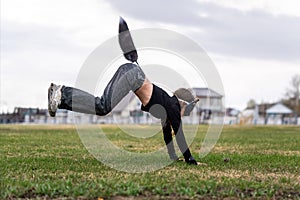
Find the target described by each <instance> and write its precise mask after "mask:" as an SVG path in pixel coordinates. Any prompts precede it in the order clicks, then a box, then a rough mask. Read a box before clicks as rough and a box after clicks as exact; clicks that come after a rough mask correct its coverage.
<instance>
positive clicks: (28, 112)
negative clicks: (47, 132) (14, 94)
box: [0, 107, 48, 124]
mask: <svg viewBox="0 0 300 200" xmlns="http://www.w3.org/2000/svg"><path fill="white" fill-rule="evenodd" d="M47 113H48V111H47V110H46V109H39V108H22V107H16V108H15V109H14V111H13V112H12V113H2V114H0V123H1V124H10V123H33V122H36V123H46V120H47V117H46V115H47Z"/></svg>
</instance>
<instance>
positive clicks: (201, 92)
mask: <svg viewBox="0 0 300 200" xmlns="http://www.w3.org/2000/svg"><path fill="white" fill-rule="evenodd" d="M193 91H194V93H195V95H196V96H197V97H210V98H222V95H220V94H219V93H217V92H216V91H214V90H212V89H209V88H193Z"/></svg>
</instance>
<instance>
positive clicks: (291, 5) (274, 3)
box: [198, 0, 300, 17]
mask: <svg viewBox="0 0 300 200" xmlns="http://www.w3.org/2000/svg"><path fill="white" fill-rule="evenodd" d="M198 1H199V2H210V3H211V2H213V3H215V4H218V5H221V6H224V7H228V8H235V9H238V10H241V11H251V10H253V9H260V10H264V11H267V12H270V13H272V14H274V15H291V16H298V17H300V12H299V10H300V2H299V1H298V0H252V1H249V0H198Z"/></svg>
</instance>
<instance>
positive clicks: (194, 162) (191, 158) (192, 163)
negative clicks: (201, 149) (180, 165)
mask: <svg viewBox="0 0 300 200" xmlns="http://www.w3.org/2000/svg"><path fill="white" fill-rule="evenodd" d="M185 162H186V163H188V164H190V165H198V163H197V161H196V160H195V158H193V156H191V157H190V158H189V159H186V160H185Z"/></svg>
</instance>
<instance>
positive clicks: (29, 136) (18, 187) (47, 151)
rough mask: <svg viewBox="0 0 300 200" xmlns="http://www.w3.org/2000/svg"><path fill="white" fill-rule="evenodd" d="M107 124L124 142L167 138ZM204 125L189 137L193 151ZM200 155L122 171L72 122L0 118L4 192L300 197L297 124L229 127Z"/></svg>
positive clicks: (8, 195)
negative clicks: (87, 144)
mask: <svg viewBox="0 0 300 200" xmlns="http://www.w3.org/2000/svg"><path fill="white" fill-rule="evenodd" d="M103 129H105V130H106V131H105V132H106V133H107V134H108V137H109V138H110V139H111V140H112V141H114V142H115V144H117V145H119V146H121V147H122V148H125V149H127V150H132V151H143V150H144V149H143V146H145V147H147V149H150V150H151V148H153V149H154V148H155V145H159V144H163V140H162V135H161V134H157V135H156V136H154V137H153V140H154V142H151V143H147V142H145V143H141V142H140V141H138V140H136V139H135V138H132V137H129V136H127V135H126V134H120V130H119V129H118V128H117V127H116V126H107V125H106V126H103ZM206 129H207V127H206V126H203V127H200V129H199V132H198V134H197V136H196V138H195V140H194V142H193V143H192V145H191V150H192V153H193V155H194V157H196V158H198V152H199V149H200V146H201V142H202V140H203V137H204V132H205V130H206ZM116 134H117V135H116ZM224 159H225V161H227V162H225V161H224ZM199 161H200V162H203V163H205V164H206V165H201V166H189V165H186V164H185V163H184V162H176V163H173V164H171V165H169V166H167V167H165V168H163V169H161V170H157V171H154V172H148V173H138V174H133V173H126V172H120V171H117V170H114V169H111V168H109V167H107V166H105V165H103V164H101V163H100V162H99V161H97V160H96V159H95V158H94V157H93V156H92V155H90V154H89V153H88V151H87V150H86V149H85V148H84V146H83V145H82V143H81V140H80V138H79V136H78V134H77V132H76V129H75V128H74V126H22V125H1V126H0V199H12V198H47V199H52V198H59V199H61V198H70V199H73V198H79V199H98V198H104V199H127V198H129V199H130V198H133V197H134V198H137V199H211V198H215V199H223V198H229V199H241V198H253V199H259V198H260V199H300V127H293V126H227V127H224V129H223V132H222V135H221V137H220V139H219V141H218V143H217V145H216V146H215V148H214V149H213V151H212V152H211V153H210V154H208V155H207V156H206V157H204V158H203V159H201V160H199Z"/></svg>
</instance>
